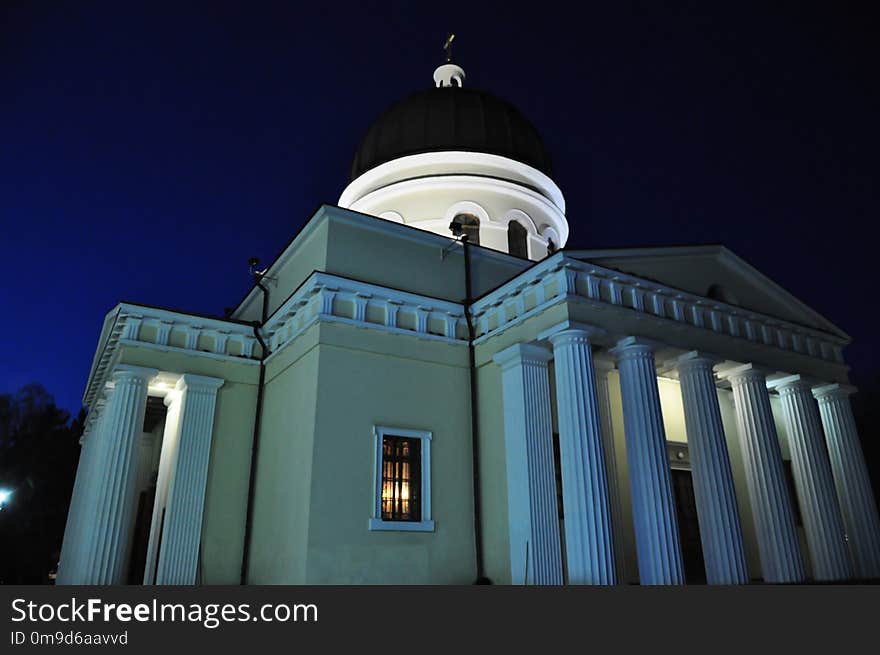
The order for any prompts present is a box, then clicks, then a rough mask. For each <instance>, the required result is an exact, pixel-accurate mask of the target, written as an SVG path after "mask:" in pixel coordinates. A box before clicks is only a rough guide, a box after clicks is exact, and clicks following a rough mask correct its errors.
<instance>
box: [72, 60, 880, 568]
mask: <svg viewBox="0 0 880 655" xmlns="http://www.w3.org/2000/svg"><path fill="white" fill-rule="evenodd" d="M434 82H435V85H434V86H433V87H432V88H429V89H426V90H424V91H420V92H418V93H415V94H413V95H412V96H410V97H408V98H406V99H404V100H402V101H401V102H399V103H397V104H395V105H393V106H392V107H391V108H390V109H389V110H388V111H387V112H386V113H385V114H383V115H382V116H381V117H380V118H379V119H378V120H377V121H375V122H374V123H373V125H372V126H371V128H370V129H369V131H368V132H367V135H366V136H365V138H364V140H363V142H362V144H361V145H360V147H359V149H358V151H357V154H356V156H355V159H354V163H353V166H352V176H351V181H350V183H349V185H348V186H347V187H346V189H345V190H344V192H343V193H342V196H341V197H340V199H339V203H338V204H339V206H323V207H321V208H320V209H319V210H318V211H317V212H316V214H315V215H314V216H313V217H312V218H311V219H310V220H309V221H308V222H307V223H306V224H305V226H304V227H303V228H302V230H301V231H300V232H299V233H298V234H297V235H296V236H295V237H294V238H293V240H292V241H291V242H290V243H289V244H288V245H287V247H286V248H285V249H284V250H283V251H282V253H281V254H280V255H279V256H278V257H277V258H276V259H275V260H274V261H273V262H272V263H271V264H270V265H269V266H268V267H267V268H266V269H265V270H262V271H256V272H255V285H254V287H253V288H252V289H251V290H250V292H249V293H248V294H247V295H246V296H245V298H244V299H242V301H241V302H240V303H239V304H238V306H237V307H236V308H235V309H234V311H233V312H232V313H231V314H230V315H229V316H228V317H225V318H220V317H208V316H201V315H196V314H187V313H183V312H178V311H171V310H167V309H162V308H156V307H151V306H145V305H137V304H132V303H120V304H119V305H117V306H116V307H114V308H113V309H112V310H111V311H110V312H109V313H108V315H107V316H106V318H105V321H104V326H103V330H102V332H101V335H100V339H99V343H98V348H97V351H96V354H95V358H94V362H93V365H92V370H91V372H90V375H89V380H88V383H87V388H86V393H85V397H84V401H85V403H86V404H87V405H88V406H89V407H90V410H91V411H90V413H89V420H88V424H87V427H86V430H85V433H84V435H83V439H82V454H81V457H80V464H79V469H78V473H77V479H76V485H75V488H74V495H73V500H72V503H71V509H70V513H69V517H68V523H67V530H66V533H65V539H64V548H63V552H62V556H61V563H60V569H59V574H58V583H59V584H87V583H94V584H122V583H135V584H140V583H145V584H154V583H155V584H236V583H239V582H242V583H250V584H273V583H287V584H299V583H303V584H324V583H337V584H348V583H355V584H360V583H367V584H372V583H378V584H382V583H422V584H470V583H472V582H474V581H477V580H485V579H488V580H491V581H492V582H494V583H499V584H510V583H513V584H563V583H568V584H627V583H641V584H682V583H684V582H695V583H699V582H708V583H711V584H744V583H748V582H750V581H759V580H763V581H766V582H779V583H785V582H803V581H810V580H821V581H826V580H847V579H854V578H859V579H867V578H878V577H880V520H878V515H877V507H876V503H875V501H874V498H873V495H872V491H871V485H870V481H869V479H868V474H867V469H866V466H865V462H864V460H863V457H862V452H861V449H860V446H859V438H858V434H857V433H856V428H855V423H854V421H853V418H852V411H851V409H850V404H849V394H850V393H851V392H852V391H853V389H852V387H851V386H849V383H848V378H847V370H848V368H847V366H846V364H845V361H844V357H843V348H844V347H845V346H846V345H847V343H848V342H849V338H848V337H847V335H846V334H845V333H843V332H842V331H841V330H840V329H839V328H837V327H835V326H834V325H833V324H832V323H830V322H829V321H828V320H826V319H825V318H823V317H822V316H820V315H818V314H817V313H816V312H814V311H813V310H811V309H810V308H809V307H807V306H805V305H804V304H803V303H801V302H800V301H799V300H797V299H796V298H794V297H793V296H791V295H790V294H789V293H788V292H786V291H785V290H784V289H782V288H781V287H779V286H778V285H777V284H775V283H774V282H773V281H771V280H769V279H768V278H766V277H765V276H763V275H762V274H761V273H759V272H758V271H756V270H755V269H754V268H752V267H751V266H749V265H748V264H747V263H745V262H744V261H743V260H741V259H740V258H738V257H737V256H735V255H734V254H732V253H731V252H730V251H728V250H726V249H725V248H723V247H720V246H694V247H684V248H653V249H620V250H589V251H573V250H565V249H564V246H565V243H566V241H567V240H568V236H569V226H568V222H567V220H566V217H565V201H564V198H563V195H562V192H561V191H560V189H559V188H558V187H557V186H556V184H555V183H554V182H553V180H552V178H551V175H552V169H551V167H550V158H549V154H548V153H547V152H546V150H545V149H544V146H543V144H542V142H541V140H540V138H539V136H538V133H537V131H536V130H535V128H534V127H533V126H532V125H531V124H530V123H529V122H528V121H527V120H526V119H525V118H524V117H523V116H522V115H521V114H520V113H519V112H518V111H517V110H516V109H515V108H513V107H512V106H511V105H509V104H508V103H506V102H504V101H502V100H499V99H498V98H495V97H493V96H491V95H490V94H487V93H484V92H480V91H475V90H471V89H469V88H468V87H467V85H466V84H465V75H464V71H463V70H462V69H461V68H460V67H458V66H456V65H454V64H452V63H447V64H445V65H443V66H441V67H440V68H438V69H437V71H436V72H435V76H434Z"/></svg>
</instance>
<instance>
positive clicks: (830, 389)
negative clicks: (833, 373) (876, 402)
mask: <svg viewBox="0 0 880 655" xmlns="http://www.w3.org/2000/svg"><path fill="white" fill-rule="evenodd" d="M856 391H858V389H856V388H855V387H854V386H852V385H851V384H839V383H835V384H820V385H817V386H814V387H813V396H814V397H815V398H816V400H819V401H823V400H833V399H835V398H846V397H847V396H849V395H850V394H854V393H855V392H856Z"/></svg>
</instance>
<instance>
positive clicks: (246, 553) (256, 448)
mask: <svg viewBox="0 0 880 655" xmlns="http://www.w3.org/2000/svg"><path fill="white" fill-rule="evenodd" d="M254 279H255V280H256V285H257V287H258V288H259V289H260V291H262V292H263V310H262V314H261V318H260V320H259V321H254V323H253V327H254V337H256V339H257V342H258V343H259V344H260V381H259V384H258V386H257V407H256V413H255V414H254V434H253V437H252V438H251V473H250V479H249V480H248V494H247V514H245V521H244V547H243V549H242V553H241V581H240V584H242V585H245V584H247V571H248V565H249V564H250V556H251V530H252V527H253V520H254V487H255V486H256V482H257V457H258V456H259V452H260V422H261V420H262V418H263V386H264V384H265V382H266V357H267V356H268V355H269V349H268V347H267V346H266V342H265V341H263V336H262V335H261V334H260V328H261V327H262V326H263V325H265V324H266V319H267V318H268V317H269V290H268V289H267V288H266V287H265V286H263V276H262V275H261V274H260V273H256V272H255V273H254Z"/></svg>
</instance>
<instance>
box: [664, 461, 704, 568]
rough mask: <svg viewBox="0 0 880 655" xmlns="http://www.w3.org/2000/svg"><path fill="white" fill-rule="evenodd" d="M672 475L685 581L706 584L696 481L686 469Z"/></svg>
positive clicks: (675, 470) (678, 470)
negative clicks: (695, 487)
mask: <svg viewBox="0 0 880 655" xmlns="http://www.w3.org/2000/svg"><path fill="white" fill-rule="evenodd" d="M670 473H671V474H672V491H673V493H674V494H675V509H676V514H677V516H678V538H679V542H680V543H681V558H682V560H683V563H684V579H685V582H686V583H687V584H706V564H705V562H704V561H703V544H702V542H701V541H700V525H699V523H698V522H697V500H696V498H695V497H694V479H693V476H692V475H691V472H690V471H687V470H684V469H672V470H671V471H670Z"/></svg>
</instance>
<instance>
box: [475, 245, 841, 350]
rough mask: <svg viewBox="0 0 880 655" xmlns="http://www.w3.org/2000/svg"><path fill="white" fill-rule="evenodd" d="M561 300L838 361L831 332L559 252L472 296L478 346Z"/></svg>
mask: <svg viewBox="0 0 880 655" xmlns="http://www.w3.org/2000/svg"><path fill="white" fill-rule="evenodd" d="M566 299H577V300H582V301H586V302H589V303H592V304H594V305H596V306H597V307H601V306H605V307H616V308H622V309H627V310H630V311H632V312H635V313H636V314H637V315H639V316H641V317H644V318H648V319H651V320H655V321H663V322H668V323H669V324H671V325H675V324H678V325H687V326H691V327H695V328H699V329H704V330H707V331H711V332H715V333H717V334H721V335H725V336H728V337H732V338H735V339H744V340H747V341H750V342H754V343H758V344H763V345H765V346H768V347H771V348H776V349H779V350H783V351H787V352H792V353H798V354H801V355H806V356H808V357H812V358H815V359H819V360H825V361H828V362H833V363H835V364H844V360H843V352H842V349H843V346H845V345H846V344H847V343H848V341H847V340H846V339H844V338H842V337H839V336H837V335H832V334H828V333H826V332H821V331H819V330H815V329H811V328H806V327H804V326H801V325H797V324H795V323H791V322H789V321H785V320H782V319H779V318H775V317H772V316H767V315H765V314H761V313H759V312H754V311H751V310H747V309H744V308H742V307H736V306H733V305H729V304H726V303H723V302H719V301H716V300H712V299H709V298H704V297H702V296H698V295H696V294H692V293H688V292H685V291H681V290H680V289H675V288H673V287H669V286H666V285H663V284H659V283H657V282H654V281H649V280H645V279H642V278H638V277H636V276H634V275H630V274H626V273H621V272H620V271H616V270H613V269H608V268H604V267H601V266H597V265H595V264H591V263H589V262H583V261H580V260H577V259H573V258H572V257H570V256H568V255H567V253H566V252H563V251H561V252H558V253H556V254H555V255H553V256H552V257H548V258H547V259H545V260H544V261H542V262H540V263H538V264H537V265H535V266H534V267H532V268H530V269H529V270H527V271H524V272H523V273H521V274H520V275H518V276H517V277H515V278H513V279H512V280H510V281H508V282H506V283H505V284H503V285H501V286H500V287H498V288H497V289H495V290H493V291H491V292H489V293H488V294H486V295H484V296H483V297H481V298H480V299H478V300H477V301H476V302H475V303H474V304H473V307H472V315H473V319H474V323H475V328H476V329H475V336H476V339H475V343H477V344H479V343H482V342H484V341H486V340H487V339H489V338H491V337H493V336H495V335H497V334H500V333H501V332H503V331H505V330H507V329H509V328H511V327H513V326H514V325H517V324H519V323H521V322H522V321H524V320H525V319H527V318H528V317H530V316H533V315H535V314H538V313H541V312H543V311H544V310H546V309H547V308H549V307H551V306H553V305H555V304H557V303H559V302H562V301H564V300H566Z"/></svg>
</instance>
